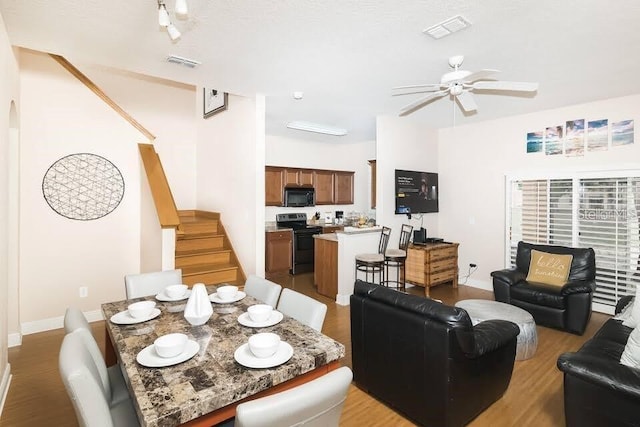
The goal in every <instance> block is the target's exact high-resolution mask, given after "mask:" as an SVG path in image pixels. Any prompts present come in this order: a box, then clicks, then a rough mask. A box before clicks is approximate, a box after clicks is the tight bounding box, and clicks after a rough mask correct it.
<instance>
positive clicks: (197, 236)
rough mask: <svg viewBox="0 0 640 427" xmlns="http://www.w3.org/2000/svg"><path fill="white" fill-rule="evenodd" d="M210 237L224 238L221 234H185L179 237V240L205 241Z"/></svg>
mask: <svg viewBox="0 0 640 427" xmlns="http://www.w3.org/2000/svg"><path fill="white" fill-rule="evenodd" d="M210 237H224V234H222V233H202V232H197V233H193V232H189V231H187V232H185V233H183V234H182V235H181V236H179V240H187V239H206V238H210Z"/></svg>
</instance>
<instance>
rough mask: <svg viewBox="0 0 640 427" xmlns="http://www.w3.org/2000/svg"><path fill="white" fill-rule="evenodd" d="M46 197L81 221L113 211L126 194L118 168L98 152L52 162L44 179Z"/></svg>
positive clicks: (68, 216) (43, 188)
mask: <svg viewBox="0 0 640 427" xmlns="http://www.w3.org/2000/svg"><path fill="white" fill-rule="evenodd" d="M42 193H43V195H44V198H45V200H46V201H47V203H48V204H49V206H50V207H51V209H53V210H54V211H55V212H57V213H58V214H60V215H62V216H64V217H66V218H69V219H77V220H81V221H89V220H92V219H98V218H102V217H103V216H105V215H108V214H110V213H111V212H113V210H114V209H115V208H117V207H118V205H119V204H120V201H122V198H123V197H124V179H123V178H122V174H121V173H120V171H119V170H118V168H117V167H115V165H114V164H113V163H111V162H110V161H109V160H107V159H105V158H104V157H100V156H98V155H96V154H89V153H78V154H70V155H68V156H66V157H63V158H61V159H59V160H57V161H56V162H55V163H54V164H52V165H51V167H50V168H49V170H47V173H45V174H44V178H43V179H42Z"/></svg>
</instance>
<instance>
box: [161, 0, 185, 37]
mask: <svg viewBox="0 0 640 427" xmlns="http://www.w3.org/2000/svg"><path fill="white" fill-rule="evenodd" d="M157 1H158V24H159V25H160V26H161V27H163V28H165V29H166V30H167V34H169V37H171V40H173V41H175V40H177V39H179V38H180V36H181V35H182V34H181V33H180V31H179V30H178V29H177V28H176V26H175V25H173V24H172V23H171V18H170V17H169V11H167V6H166V5H165V2H164V0H157ZM174 12H175V14H176V15H181V16H186V15H187V14H188V12H189V9H188V7H187V0H176V3H175V9H174Z"/></svg>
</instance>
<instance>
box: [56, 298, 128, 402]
mask: <svg viewBox="0 0 640 427" xmlns="http://www.w3.org/2000/svg"><path fill="white" fill-rule="evenodd" d="M77 329H83V330H85V331H86V332H87V333H86V334H81V336H82V338H83V339H84V343H85V347H86V348H87V350H88V351H89V353H90V354H91V357H92V358H93V362H94V363H95V365H96V369H97V370H98V374H99V375H100V382H101V385H102V388H103V389H104V390H105V393H106V395H107V396H108V399H107V402H108V403H109V406H114V405H117V404H118V403H120V402H122V401H124V400H127V399H129V398H130V397H129V391H128V390H127V385H126V383H125V382H124V377H123V376H122V370H121V368H120V365H118V364H116V365H113V366H109V367H107V365H106V363H105V361H104V357H103V356H102V352H101V351H100V347H99V346H98V343H97V342H96V339H95V338H94V336H93V334H92V333H91V325H89V322H88V321H87V318H86V317H85V316H84V314H83V313H82V311H80V310H79V309H77V308H75V307H69V308H67V311H66V312H65V314H64V330H65V332H66V333H67V334H69V333H71V332H74V331H76V330H77Z"/></svg>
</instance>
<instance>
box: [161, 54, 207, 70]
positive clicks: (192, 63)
mask: <svg viewBox="0 0 640 427" xmlns="http://www.w3.org/2000/svg"><path fill="white" fill-rule="evenodd" d="M167 62H170V63H172V64H180V65H184V66H185V67H189V68H195V67H197V66H198V65H200V64H202V62H200V61H196V60H195V59H188V58H183V57H182V56H178V55H169V56H167Z"/></svg>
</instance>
